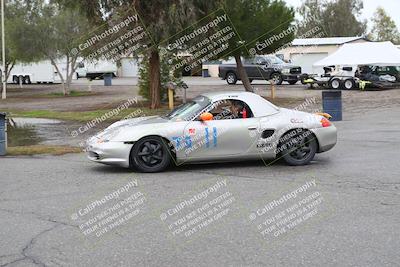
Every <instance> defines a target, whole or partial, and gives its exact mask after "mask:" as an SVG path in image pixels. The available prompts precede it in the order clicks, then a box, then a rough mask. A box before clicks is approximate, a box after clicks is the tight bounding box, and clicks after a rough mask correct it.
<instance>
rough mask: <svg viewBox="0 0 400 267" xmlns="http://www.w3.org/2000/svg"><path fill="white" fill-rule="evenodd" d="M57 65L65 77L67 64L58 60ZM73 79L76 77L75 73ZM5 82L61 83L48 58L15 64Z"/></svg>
mask: <svg viewBox="0 0 400 267" xmlns="http://www.w3.org/2000/svg"><path fill="white" fill-rule="evenodd" d="M57 67H58V68H59V70H60V71H61V72H63V76H64V77H67V64H66V63H65V62H58V63H57ZM73 79H76V75H74V77H73ZM7 82H9V83H15V84H20V83H22V84H30V83H61V78H60V76H59V75H58V72H57V70H56V68H55V67H54V66H53V65H52V64H51V62H50V60H43V61H39V62H36V63H19V64H16V65H15V66H14V68H13V69H12V70H11V72H10V75H9V76H8V80H7Z"/></svg>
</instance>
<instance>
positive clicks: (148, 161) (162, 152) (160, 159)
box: [130, 136, 171, 172]
mask: <svg viewBox="0 0 400 267" xmlns="http://www.w3.org/2000/svg"><path fill="white" fill-rule="evenodd" d="M130 163H131V167H132V168H133V169H135V170H138V171H140V172H161V171H164V170H165V169H166V168H167V167H168V166H169V165H170V163H171V154H170V151H169V149H168V146H167V144H166V143H165V141H164V140H162V139H161V138H160V137H157V136H154V137H153V136H149V137H145V138H142V139H141V140H139V141H138V142H136V144H135V145H134V147H133V148H132V151H131V154H130Z"/></svg>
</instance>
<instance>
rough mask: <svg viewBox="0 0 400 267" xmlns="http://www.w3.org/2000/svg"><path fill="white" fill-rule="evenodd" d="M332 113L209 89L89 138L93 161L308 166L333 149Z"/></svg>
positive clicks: (150, 165)
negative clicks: (167, 109) (279, 160)
mask: <svg viewBox="0 0 400 267" xmlns="http://www.w3.org/2000/svg"><path fill="white" fill-rule="evenodd" d="M328 118H329V115H328V114H310V113H305V112H300V111H296V110H290V109H285V108H279V107H277V106H275V105H273V104H272V103H270V102H268V101H267V100H265V99H264V98H262V97H261V96H259V95H257V94H254V93H249V92H212V93H205V94H202V95H200V96H198V97H196V98H194V99H193V100H192V101H189V102H187V103H185V104H183V105H181V106H179V107H177V108H176V109H175V110H173V111H172V112H171V113H169V114H168V115H166V116H162V117H159V116H152V117H141V118H135V119H129V120H122V121H119V122H116V123H114V124H112V125H111V126H110V127H108V128H107V129H105V130H104V131H103V132H101V133H99V134H97V135H96V136H94V137H92V138H91V139H89V140H88V142H87V149H86V151H87V152H88V158H89V159H90V160H92V161H94V162H98V163H103V164H110V165H119V166H122V167H130V168H133V169H134V170H138V171H141V172H159V171H163V170H165V169H166V168H167V167H168V166H169V165H170V164H171V163H175V164H183V163H201V162H208V163H210V162H226V161H243V160H251V159H253V160H260V159H273V158H276V157H278V158H282V159H283V160H284V161H286V163H287V164H289V165H295V166H297V165H305V164H308V163H309V162H310V161H311V160H313V158H314V156H315V154H316V153H321V152H325V151H328V150H330V149H331V148H333V147H334V146H335V144H336V141H337V133H336V128H335V126H334V125H333V124H332V123H331V122H330V121H329V120H328Z"/></svg>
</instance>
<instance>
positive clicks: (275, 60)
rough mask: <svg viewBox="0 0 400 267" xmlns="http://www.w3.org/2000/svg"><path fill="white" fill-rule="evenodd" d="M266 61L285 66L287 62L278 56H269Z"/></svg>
mask: <svg viewBox="0 0 400 267" xmlns="http://www.w3.org/2000/svg"><path fill="white" fill-rule="evenodd" d="M265 59H267V60H269V61H270V62H271V64H285V62H284V61H283V60H282V59H280V58H279V57H277V56H267V57H265Z"/></svg>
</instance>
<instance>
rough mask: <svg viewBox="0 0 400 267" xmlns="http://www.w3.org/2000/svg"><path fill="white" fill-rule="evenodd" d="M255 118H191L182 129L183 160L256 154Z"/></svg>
mask: <svg viewBox="0 0 400 267" xmlns="http://www.w3.org/2000/svg"><path fill="white" fill-rule="evenodd" d="M259 125H260V122H259V118H254V117H252V118H237V119H219V120H210V121H199V120H194V121H191V122H189V123H188V125H187V126H186V127H185V129H184V140H181V141H182V142H185V143H184V145H185V147H186V150H185V154H186V158H187V159H213V158H223V157H231V156H235V155H238V156H239V155H243V154H257V141H258V139H259V137H260V133H259V132H260V131H259Z"/></svg>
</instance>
